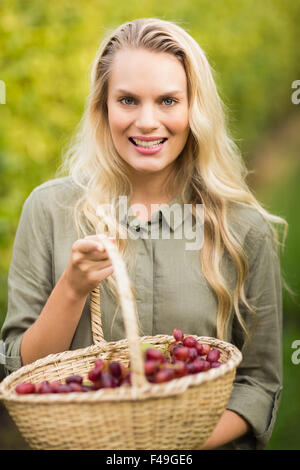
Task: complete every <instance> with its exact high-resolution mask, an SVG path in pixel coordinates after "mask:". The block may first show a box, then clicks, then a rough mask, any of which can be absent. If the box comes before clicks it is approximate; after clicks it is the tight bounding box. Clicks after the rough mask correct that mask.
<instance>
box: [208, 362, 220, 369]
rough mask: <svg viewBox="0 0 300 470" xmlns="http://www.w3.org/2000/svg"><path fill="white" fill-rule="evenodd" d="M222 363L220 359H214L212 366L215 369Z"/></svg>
mask: <svg viewBox="0 0 300 470" xmlns="http://www.w3.org/2000/svg"><path fill="white" fill-rule="evenodd" d="M221 365H222V362H219V361H213V362H211V363H210V367H211V368H212V369H215V368H216V367H220V366H221Z"/></svg>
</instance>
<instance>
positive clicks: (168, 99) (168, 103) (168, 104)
mask: <svg viewBox="0 0 300 470" xmlns="http://www.w3.org/2000/svg"><path fill="white" fill-rule="evenodd" d="M163 101H164V103H165V104H166V106H172V105H173V103H176V100H174V99H173V98H164V100H163ZM170 101H171V103H170ZM166 102H167V103H166Z"/></svg>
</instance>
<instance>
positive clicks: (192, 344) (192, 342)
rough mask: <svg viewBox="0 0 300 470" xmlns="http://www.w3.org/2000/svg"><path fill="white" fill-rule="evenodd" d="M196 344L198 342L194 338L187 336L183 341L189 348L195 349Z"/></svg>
mask: <svg viewBox="0 0 300 470" xmlns="http://www.w3.org/2000/svg"><path fill="white" fill-rule="evenodd" d="M196 344H197V340H196V338H194V337H193V336H186V337H185V338H184V340H183V345H184V346H186V347H187V348H195V347H196Z"/></svg>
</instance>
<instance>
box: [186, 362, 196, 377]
mask: <svg viewBox="0 0 300 470" xmlns="http://www.w3.org/2000/svg"><path fill="white" fill-rule="evenodd" d="M186 368H187V371H188V375H190V374H195V366H194V363H193V362H189V363H188V364H187V365H186Z"/></svg>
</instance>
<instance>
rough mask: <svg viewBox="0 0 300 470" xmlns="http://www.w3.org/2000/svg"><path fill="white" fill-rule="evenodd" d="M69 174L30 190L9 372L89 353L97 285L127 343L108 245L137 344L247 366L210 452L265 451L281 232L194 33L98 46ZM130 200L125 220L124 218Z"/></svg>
mask: <svg viewBox="0 0 300 470" xmlns="http://www.w3.org/2000/svg"><path fill="white" fill-rule="evenodd" d="M62 169H63V171H65V170H67V172H68V173H67V176H64V177H61V173H60V174H59V176H60V177H58V178H56V179H54V180H51V181H48V182H46V183H44V184H42V185H41V186H39V187H37V188H35V189H34V191H33V192H32V193H31V194H30V196H29V197H28V199H27V200H26V202H25V204H24V207H23V211H22V215H21V219H20V223H19V227H18V231H17V234H16V238H15V244H14V249H13V256H12V261H11V266H10V272H9V304H8V312H7V317H6V320H5V323H4V326H3V330H2V336H3V340H4V343H5V354H6V369H7V371H8V372H10V371H12V370H14V369H16V368H18V367H20V366H21V365H22V364H28V363H30V362H32V361H34V360H36V359H38V358H41V357H43V356H46V355H47V354H50V353H56V352H59V351H64V350H67V349H77V348H81V347H85V346H88V345H90V344H91V343H92V334H91V326H90V314H89V293H90V292H91V290H92V289H93V288H94V287H96V286H97V285H99V283H100V290H101V310H102V314H103V331H104V336H105V339H106V340H107V341H113V340H119V339H121V338H123V337H124V336H125V333H124V328H123V322H122V317H121V315H120V309H119V308H118V307H119V306H118V300H117V297H116V289H115V287H116V286H115V279H114V273H113V268H112V265H111V262H110V259H109V258H108V256H107V253H106V251H105V249H104V247H103V245H102V244H101V237H99V235H102V236H112V237H114V239H115V243H117V244H118V247H119V249H120V250H121V252H122V253H123V256H124V258H125V259H126V261H127V264H128V272H129V274H130V278H131V281H132V285H133V290H134V293H135V297H136V304H137V311H138V317H139V322H140V329H141V334H142V335H156V334H172V330H173V328H175V327H176V328H180V329H182V330H183V332H184V333H189V334H196V335H199V336H200V335H205V336H214V337H218V338H222V339H225V340H227V341H230V342H232V343H234V344H236V345H237V346H238V347H239V348H240V349H241V350H242V352H243V362H242V363H241V365H240V367H239V368H238V371H237V376H236V380H235V382H234V389H233V392H232V395H231V397H230V400H229V403H228V406H227V409H226V411H225V412H224V414H223V416H222V417H221V419H220V421H219V423H218V424H217V426H216V428H215V430H214V431H213V433H212V435H211V436H210V438H209V439H208V441H207V442H206V443H205V445H204V446H203V449H220V448H226V449H230V448H231V449H262V448H264V447H265V446H266V444H267V442H268V440H269V438H270V436H271V433H272V429H273V426H274V422H275V419H276V414H277V409H278V405H279V402H280V395H281V390H282V367H281V351H282V349H281V348H282V344H281V329H282V325H281V323H282V300H281V295H282V287H281V273H280V264H279V256H278V246H279V241H278V237H277V232H276V230H275V228H274V227H273V224H285V225H286V222H285V221H284V220H283V219H281V218H280V217H276V216H274V215H272V214H269V213H268V212H267V211H266V210H265V209H264V208H263V207H262V205H261V204H259V202H258V201H257V200H256V198H255V197H254V195H253V194H252V193H251V191H250V189H249V188H248V186H247V184H246V182H245V178H246V176H247V170H246V168H245V166H244V163H243V160H242V158H241V156H240V154H239V152H238V149H237V147H236V146H235V144H234V143H233V141H232V140H231V139H230V137H229V135H228V131H227V129H226V124H225V119H224V112H223V106H222V102H221V100H220V97H219V95H218V92H217V90H216V86H215V82H214V79H213V75H212V71H211V68H210V65H209V63H208V61H207V59H206V56H205V54H204V52H203V51H202V49H201V48H200V47H199V45H198V44H197V43H196V41H195V40H194V39H193V38H192V37H191V36H190V35H189V34H188V33H187V32H186V31H185V30H184V29H182V28H181V27H180V26H179V25H178V24H176V23H174V22H168V21H163V20H159V19H155V18H147V19H138V20H134V21H130V22H128V23H126V24H123V25H121V26H119V27H118V28H117V29H116V30H114V31H113V32H111V33H110V34H109V35H108V36H107V37H106V38H105V39H104V40H103V42H102V44H101V46H100V49H99V51H98V53H97V56H96V58H95V61H94V64H93V68H92V80H91V92H90V95H89V97H88V100H87V105H86V109H85V113H84V116H83V118H82V121H81V124H80V127H79V129H78V132H77V134H76V136H75V138H74V139H73V141H72V142H71V145H70V147H69V149H68V151H67V152H66V154H65V159H64V163H63V166H62ZM64 174H65V173H64ZM121 196H122V197H123V198H124V197H125V198H126V201H128V207H127V209H130V210H129V211H128V212H127V213H126V211H125V213H124V214H125V215H124V214H123V215H124V216H123V217H119V216H120V209H121V204H120V197H121ZM185 205H189V207H192V213H193V221H194V223H195V221H196V222H197V221H199V220H200V219H201V217H200V219H199V213H200V212H199V208H201V207H202V208H203V209H204V210H203V212H202V214H204V215H203V217H204V219H203V224H202V225H201V224H200V225H196V229H197V230H196V232H194V234H195V233H196V235H197V234H199V233H200V231H202V234H203V235H204V236H203V243H201V246H200V245H199V244H198V246H196V248H195V245H194V248H193V249H187V245H186V244H187V241H188V240H187V239H188V238H189V237H188V235H187V234H186V232H185V231H183V230H182V226H183V223H184V222H185V220H184V219H185V215H184V214H185V212H184V211H183V210H182V208H183V207H184V206H185ZM99 207H100V208H102V209H101V210H102V211H104V212H102V215H103V216H104V220H105V224H103V217H101V216H99ZM130 211H131V216H133V220H134V224H133V225H132V224H131V220H132V217H131V218H130V216H129V214H130ZM171 215H172V217H171ZM193 227H194V226H193ZM152 230H153V232H152ZM166 232H168V236H165V237H162V236H158V237H157V236H151V234H152V235H153V234H154V233H156V235H157V234H158V235H162V233H166ZM133 234H134V235H135V236H133ZM138 234H140V235H139V236H138ZM178 234H179V235H178ZM126 235H128V236H126Z"/></svg>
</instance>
